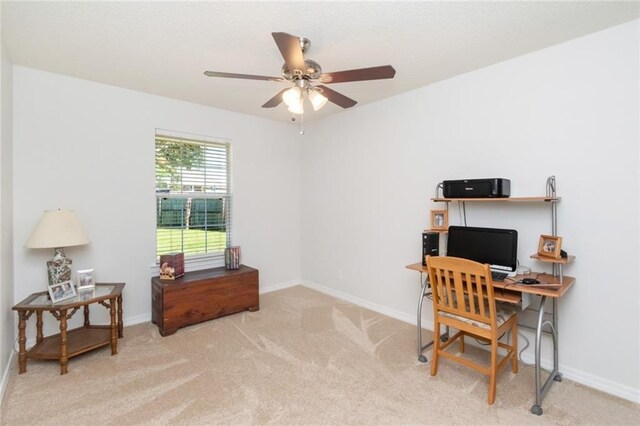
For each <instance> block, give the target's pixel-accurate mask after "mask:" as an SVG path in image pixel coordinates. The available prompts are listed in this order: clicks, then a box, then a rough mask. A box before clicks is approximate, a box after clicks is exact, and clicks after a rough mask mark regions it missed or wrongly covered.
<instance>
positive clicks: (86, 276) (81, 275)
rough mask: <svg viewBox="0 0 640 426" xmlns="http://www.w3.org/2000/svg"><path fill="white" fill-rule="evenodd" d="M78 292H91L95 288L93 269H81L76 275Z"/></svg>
mask: <svg viewBox="0 0 640 426" xmlns="http://www.w3.org/2000/svg"><path fill="white" fill-rule="evenodd" d="M76 274H77V279H78V290H93V289H95V287H96V282H95V279H94V270H93V269H82V270H79V271H78V272H77V273H76Z"/></svg>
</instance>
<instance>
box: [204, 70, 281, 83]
mask: <svg viewBox="0 0 640 426" xmlns="http://www.w3.org/2000/svg"><path fill="white" fill-rule="evenodd" d="M204 75H206V76H207V77H224V78H243V79H245V80H266V81H284V79H282V78H280V77H268V76H265V75H251V74H236V73H232V72H217V71H205V72H204Z"/></svg>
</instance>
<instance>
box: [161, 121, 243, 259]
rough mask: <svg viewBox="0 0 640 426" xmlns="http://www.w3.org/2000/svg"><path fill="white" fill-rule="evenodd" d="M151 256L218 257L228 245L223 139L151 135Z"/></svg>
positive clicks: (227, 160)
mask: <svg viewBox="0 0 640 426" xmlns="http://www.w3.org/2000/svg"><path fill="white" fill-rule="evenodd" d="M155 144H156V146H155V167H156V231H157V250H156V254H157V256H160V255H162V254H167V253H174V252H183V253H184V254H185V258H196V257H202V256H206V257H211V256H219V257H220V259H222V257H223V254H224V249H225V248H226V247H227V246H229V245H231V241H232V239H231V229H232V226H231V224H232V218H231V211H232V210H231V193H230V188H229V184H230V175H231V164H230V155H229V152H230V147H229V144H228V143H223V142H210V141H202V140H196V139H189V138H182V137H174V136H167V135H159V134H157V135H156V142H155Z"/></svg>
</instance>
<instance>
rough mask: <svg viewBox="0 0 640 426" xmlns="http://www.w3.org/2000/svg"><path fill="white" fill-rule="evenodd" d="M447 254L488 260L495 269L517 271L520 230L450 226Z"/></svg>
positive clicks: (480, 260) (485, 261)
mask: <svg viewBox="0 0 640 426" xmlns="http://www.w3.org/2000/svg"><path fill="white" fill-rule="evenodd" d="M447 256H455V257H462V258H464V259H470V260H474V261H476V262H480V263H488V264H489V265H490V266H491V269H493V270H495V271H502V272H515V270H516V268H517V267H518V265H517V263H518V231H516V230H514V229H498V228H473V227H470V226H450V227H449V237H448V241H447Z"/></svg>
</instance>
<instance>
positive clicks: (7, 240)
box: [0, 7, 14, 399]
mask: <svg viewBox="0 0 640 426" xmlns="http://www.w3.org/2000/svg"><path fill="white" fill-rule="evenodd" d="M1 15H2V7H0V21H2V16H1ZM0 60H1V64H0V399H1V398H2V396H3V394H4V389H5V385H6V379H7V375H8V372H9V367H10V365H9V361H10V359H11V351H12V348H13V341H14V327H13V316H14V313H13V311H12V310H11V307H12V306H13V211H12V197H13V184H12V141H11V138H12V118H11V117H12V110H11V108H12V92H13V90H12V69H11V62H10V60H9V57H8V54H7V50H6V48H5V46H4V44H3V41H2V35H1V34H0Z"/></svg>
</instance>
